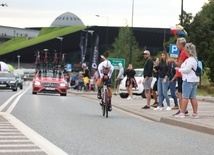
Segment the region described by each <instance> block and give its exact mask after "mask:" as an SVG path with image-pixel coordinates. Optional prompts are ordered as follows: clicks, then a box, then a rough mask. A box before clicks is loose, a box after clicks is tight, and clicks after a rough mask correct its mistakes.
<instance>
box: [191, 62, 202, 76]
mask: <svg viewBox="0 0 214 155" xmlns="http://www.w3.org/2000/svg"><path fill="white" fill-rule="evenodd" d="M196 61H197V68H196V70H194V69H193V68H192V70H193V71H194V72H195V75H196V76H201V75H202V63H201V61H198V60H196ZM199 63H200V64H201V65H199Z"/></svg>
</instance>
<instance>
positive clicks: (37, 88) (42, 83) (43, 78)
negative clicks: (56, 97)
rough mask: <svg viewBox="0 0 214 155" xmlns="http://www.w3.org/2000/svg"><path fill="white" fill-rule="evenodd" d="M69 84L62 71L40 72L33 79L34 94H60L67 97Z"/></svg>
mask: <svg viewBox="0 0 214 155" xmlns="http://www.w3.org/2000/svg"><path fill="white" fill-rule="evenodd" d="M67 89H68V84H67V82H66V80H65V78H64V75H63V72H62V71H60V70H39V71H38V72H37V74H36V75H35V77H34V79H33V84H32V94H37V93H58V94H60V95H61V96H66V95H67Z"/></svg>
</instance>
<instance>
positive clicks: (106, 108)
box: [105, 90, 109, 118]
mask: <svg viewBox="0 0 214 155" xmlns="http://www.w3.org/2000/svg"><path fill="white" fill-rule="evenodd" d="M108 108H109V105H108V92H107V90H105V111H106V118H108Z"/></svg>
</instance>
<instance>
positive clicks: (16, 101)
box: [6, 88, 30, 113]
mask: <svg viewBox="0 0 214 155" xmlns="http://www.w3.org/2000/svg"><path fill="white" fill-rule="evenodd" d="M28 89H30V88H27V89H26V90H25V91H24V92H22V93H21V94H20V95H19V96H18V97H17V98H16V99H15V101H14V102H13V103H12V105H11V106H10V107H9V108H8V109H7V111H6V113H11V112H12V111H13V109H14V108H15V106H16V104H17V103H18V101H19V100H20V98H21V97H22V95H24V93H26V91H28Z"/></svg>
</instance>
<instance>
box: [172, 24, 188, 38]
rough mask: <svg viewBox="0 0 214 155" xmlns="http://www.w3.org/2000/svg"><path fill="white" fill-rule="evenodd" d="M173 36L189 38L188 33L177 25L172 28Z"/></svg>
mask: <svg viewBox="0 0 214 155" xmlns="http://www.w3.org/2000/svg"><path fill="white" fill-rule="evenodd" d="M170 28H171V31H172V34H174V35H183V36H187V32H186V31H185V30H184V28H183V26H181V25H179V24H176V25H175V26H170Z"/></svg>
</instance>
